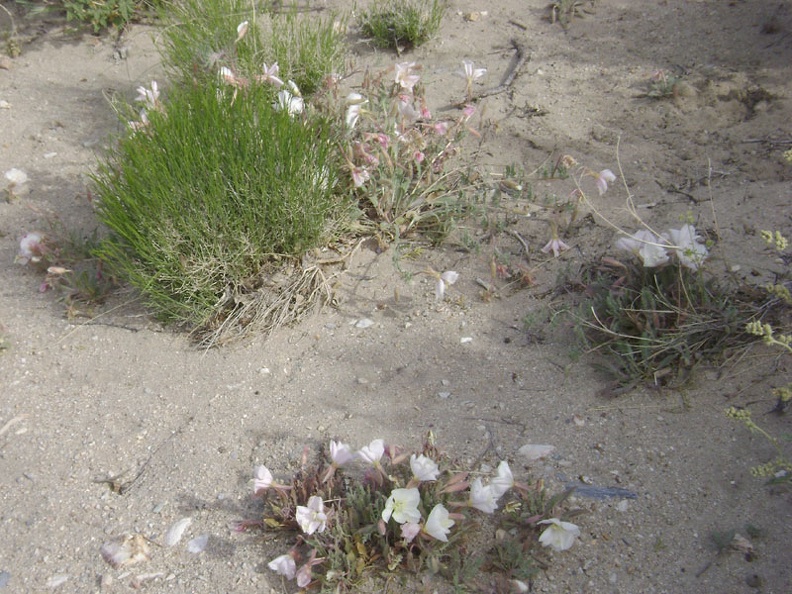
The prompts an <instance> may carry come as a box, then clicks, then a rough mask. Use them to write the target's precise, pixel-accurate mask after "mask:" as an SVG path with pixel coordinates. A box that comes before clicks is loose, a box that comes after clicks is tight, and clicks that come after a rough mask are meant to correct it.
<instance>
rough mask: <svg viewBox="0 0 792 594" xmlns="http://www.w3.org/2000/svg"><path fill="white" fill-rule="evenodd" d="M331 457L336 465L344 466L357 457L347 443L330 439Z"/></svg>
mask: <svg viewBox="0 0 792 594" xmlns="http://www.w3.org/2000/svg"><path fill="white" fill-rule="evenodd" d="M330 459H331V460H332V461H333V464H335V465H336V466H343V465H344V464H348V463H349V462H351V461H352V460H354V459H355V454H353V453H352V450H351V449H350V448H349V446H348V445H347V444H345V443H341V442H340V441H332V440H331V441H330Z"/></svg>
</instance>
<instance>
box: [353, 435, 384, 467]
mask: <svg viewBox="0 0 792 594" xmlns="http://www.w3.org/2000/svg"><path fill="white" fill-rule="evenodd" d="M357 454H358V458H360V459H361V460H363V462H365V463H367V464H371V465H372V466H376V465H378V464H379V462H380V460H382V456H384V455H385V442H384V441H383V440H381V439H375V440H374V441H372V442H371V443H370V444H368V445H367V446H363V447H362V448H360V449H359V450H358V453H357Z"/></svg>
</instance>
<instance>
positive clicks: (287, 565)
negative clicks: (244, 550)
mask: <svg viewBox="0 0 792 594" xmlns="http://www.w3.org/2000/svg"><path fill="white" fill-rule="evenodd" d="M267 567H269V568H270V569H271V570H272V571H274V572H275V573H277V574H278V575H282V576H284V577H285V578H286V579H287V580H293V579H294V574H295V572H296V571H297V565H296V564H295V563H294V557H292V556H291V555H289V554H286V555H281V556H279V557H275V558H274V559H273V560H272V561H270V562H269V563H267Z"/></svg>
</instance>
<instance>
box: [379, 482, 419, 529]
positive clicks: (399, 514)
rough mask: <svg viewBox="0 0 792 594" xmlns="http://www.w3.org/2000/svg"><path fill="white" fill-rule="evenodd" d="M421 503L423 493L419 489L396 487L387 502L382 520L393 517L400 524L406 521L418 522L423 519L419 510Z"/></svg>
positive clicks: (385, 520) (386, 520) (388, 519)
mask: <svg viewBox="0 0 792 594" xmlns="http://www.w3.org/2000/svg"><path fill="white" fill-rule="evenodd" d="M419 503H421V494H420V492H419V491H418V489H416V488H412V489H394V490H393V491H391V494H390V497H388V500H387V501H386V502H385V509H383V510H382V520H383V521H384V522H388V521H390V519H391V517H393V519H394V521H395V522H396V523H398V524H404V523H405V522H413V523H415V524H417V523H418V522H420V521H421V512H420V511H418V504H419Z"/></svg>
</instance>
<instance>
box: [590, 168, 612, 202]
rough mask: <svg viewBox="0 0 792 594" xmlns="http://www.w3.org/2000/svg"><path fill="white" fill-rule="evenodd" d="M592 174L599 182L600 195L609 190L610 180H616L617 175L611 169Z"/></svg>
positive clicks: (597, 182)
mask: <svg viewBox="0 0 792 594" xmlns="http://www.w3.org/2000/svg"><path fill="white" fill-rule="evenodd" d="M592 175H593V176H594V181H595V183H596V184H597V190H599V193H600V196H602V195H603V194H604V193H605V192H607V191H608V182H613V181H616V176H615V175H614V174H613V171H611V170H610V169H603V170H602V171H600V172H599V173H592Z"/></svg>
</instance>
